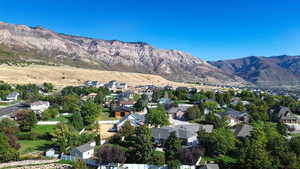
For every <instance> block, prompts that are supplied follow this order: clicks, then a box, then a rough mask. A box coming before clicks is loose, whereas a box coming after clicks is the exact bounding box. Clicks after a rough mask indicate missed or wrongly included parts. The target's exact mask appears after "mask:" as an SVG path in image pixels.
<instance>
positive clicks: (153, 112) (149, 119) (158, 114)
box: [146, 106, 170, 127]
mask: <svg viewBox="0 0 300 169" xmlns="http://www.w3.org/2000/svg"><path fill="white" fill-rule="evenodd" d="M146 123H147V124H151V125H154V126H156V127H157V126H165V125H168V124H170V123H169V117H168V114H167V112H166V111H165V110H164V108H163V107H162V106H159V107H158V108H154V109H149V112H148V113H147V114H146Z"/></svg>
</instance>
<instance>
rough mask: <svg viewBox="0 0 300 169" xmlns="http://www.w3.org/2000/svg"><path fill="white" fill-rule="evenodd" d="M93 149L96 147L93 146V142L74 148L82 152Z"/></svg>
mask: <svg viewBox="0 0 300 169" xmlns="http://www.w3.org/2000/svg"><path fill="white" fill-rule="evenodd" d="M91 149H94V147H93V146H91V143H86V144H83V145H81V146H78V147H75V148H74V150H77V151H79V152H81V153H84V152H86V151H89V150H91Z"/></svg>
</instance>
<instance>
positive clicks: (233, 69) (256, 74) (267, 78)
mask: <svg viewBox="0 0 300 169" xmlns="http://www.w3.org/2000/svg"><path fill="white" fill-rule="evenodd" d="M209 63H210V64H212V65H214V66H216V67H218V68H220V69H222V70H223V71H224V72H228V73H230V74H234V75H236V76H240V77H241V78H243V79H244V80H246V81H249V82H252V83H254V84H257V85H261V86H284V85H289V86H298V85H300V69H299V68H300V56H288V55H281V56H272V57H257V56H250V57H245V58H240V59H231V60H220V61H215V62H209Z"/></svg>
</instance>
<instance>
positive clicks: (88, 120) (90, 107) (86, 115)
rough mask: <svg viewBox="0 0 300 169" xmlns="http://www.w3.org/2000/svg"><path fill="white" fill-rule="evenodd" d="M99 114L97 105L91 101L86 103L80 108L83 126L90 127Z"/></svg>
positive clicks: (99, 109) (99, 110)
mask: <svg viewBox="0 0 300 169" xmlns="http://www.w3.org/2000/svg"><path fill="white" fill-rule="evenodd" d="M100 112H101V108H100V106H99V105H97V104H96V103H94V102H92V101H87V102H85V103H84V104H83V106H82V107H81V115H82V118H83V122H84V124H85V125H90V124H92V123H94V122H95V120H96V117H97V115H98V114H99V113H100Z"/></svg>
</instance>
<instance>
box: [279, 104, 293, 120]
mask: <svg viewBox="0 0 300 169" xmlns="http://www.w3.org/2000/svg"><path fill="white" fill-rule="evenodd" d="M277 112H278V113H277V117H278V118H279V119H281V118H283V117H286V116H287V115H288V114H290V113H292V111H291V110H290V109H289V108H288V107H284V106H280V107H279V108H278V109H277Z"/></svg>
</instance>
